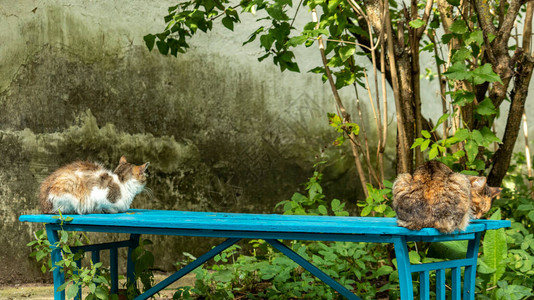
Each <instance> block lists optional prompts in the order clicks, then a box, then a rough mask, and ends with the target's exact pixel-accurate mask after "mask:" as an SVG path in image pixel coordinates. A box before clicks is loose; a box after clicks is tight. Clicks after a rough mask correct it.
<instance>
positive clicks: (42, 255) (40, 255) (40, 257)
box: [35, 250, 48, 261]
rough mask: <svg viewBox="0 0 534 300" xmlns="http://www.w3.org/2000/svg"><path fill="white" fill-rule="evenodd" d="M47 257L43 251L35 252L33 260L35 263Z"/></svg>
mask: <svg viewBox="0 0 534 300" xmlns="http://www.w3.org/2000/svg"><path fill="white" fill-rule="evenodd" d="M47 255H48V253H47V252H45V251H43V250H41V251H37V254H36V255H35V259H36V260H37V261H40V260H41V259H43V258H45V257H46V256H47Z"/></svg>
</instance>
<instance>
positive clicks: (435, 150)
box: [428, 144, 439, 160]
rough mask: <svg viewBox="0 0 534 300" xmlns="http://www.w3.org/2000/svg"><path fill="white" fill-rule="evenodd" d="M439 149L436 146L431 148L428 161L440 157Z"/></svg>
mask: <svg viewBox="0 0 534 300" xmlns="http://www.w3.org/2000/svg"><path fill="white" fill-rule="evenodd" d="M438 154H439V152H438V147H437V145H436V144H434V145H432V148H430V151H429V152H428V159H430V160H432V159H434V158H436V156H438Z"/></svg>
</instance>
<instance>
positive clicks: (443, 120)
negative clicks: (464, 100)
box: [432, 114, 450, 131]
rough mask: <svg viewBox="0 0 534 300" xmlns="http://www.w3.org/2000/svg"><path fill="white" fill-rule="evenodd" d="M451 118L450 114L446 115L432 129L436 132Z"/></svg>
mask: <svg viewBox="0 0 534 300" xmlns="http://www.w3.org/2000/svg"><path fill="white" fill-rule="evenodd" d="M449 116H450V115H449V114H444V115H442V116H441V117H439V119H438V122H437V123H436V126H434V128H432V131H436V129H437V128H438V126H439V125H441V124H443V122H445V121H446V120H447V119H448V118H449Z"/></svg>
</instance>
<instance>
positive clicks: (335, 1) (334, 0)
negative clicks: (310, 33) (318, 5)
mask: <svg viewBox="0 0 534 300" xmlns="http://www.w3.org/2000/svg"><path fill="white" fill-rule="evenodd" d="M339 2H341V0H331V1H328V11H334V10H335V9H336V8H337V6H338V5H339Z"/></svg>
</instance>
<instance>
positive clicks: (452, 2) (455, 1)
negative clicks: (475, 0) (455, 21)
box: [447, 0, 460, 6]
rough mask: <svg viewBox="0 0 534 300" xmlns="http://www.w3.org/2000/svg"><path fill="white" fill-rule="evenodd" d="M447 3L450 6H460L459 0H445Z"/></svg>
mask: <svg viewBox="0 0 534 300" xmlns="http://www.w3.org/2000/svg"><path fill="white" fill-rule="evenodd" d="M447 2H448V3H449V4H450V5H452V6H460V0H447Z"/></svg>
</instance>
